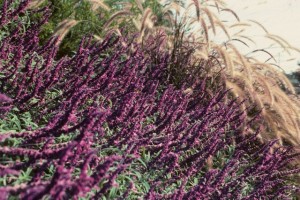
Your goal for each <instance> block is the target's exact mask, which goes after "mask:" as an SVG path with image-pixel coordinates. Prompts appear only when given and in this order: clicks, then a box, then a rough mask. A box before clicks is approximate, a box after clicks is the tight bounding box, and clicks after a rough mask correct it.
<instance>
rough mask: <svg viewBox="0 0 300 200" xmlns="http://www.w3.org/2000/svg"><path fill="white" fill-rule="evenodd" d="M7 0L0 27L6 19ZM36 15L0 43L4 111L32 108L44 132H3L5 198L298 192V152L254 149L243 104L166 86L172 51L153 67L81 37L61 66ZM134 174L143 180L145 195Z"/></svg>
mask: <svg viewBox="0 0 300 200" xmlns="http://www.w3.org/2000/svg"><path fill="white" fill-rule="evenodd" d="M8 2H9V1H7V0H4V3H3V8H2V9H3V10H4V11H3V12H2V13H1V14H0V16H1V18H0V19H1V24H0V29H1V26H3V25H4V24H5V23H7V20H8V19H10V18H11V17H9V18H8V17H7V16H8V14H7V13H8V12H7V11H5V9H7V8H6V7H5V6H6V5H7V4H8ZM24 2H25V1H24ZM22 6H24V5H23V3H21V4H20V8H17V9H16V10H15V11H14V12H18V13H20V12H22V11H23V8H22ZM40 12H45V14H46V17H45V20H44V21H41V22H40V23H37V24H35V25H33V26H31V27H30V28H29V29H28V30H27V31H26V32H25V33H22V32H21V30H20V28H18V27H17V28H16V29H14V30H12V33H11V34H10V35H9V36H7V37H5V38H4V39H2V40H1V41H0V60H1V61H3V62H2V63H3V64H1V65H0V71H1V73H2V74H4V78H0V81H1V82H0V84H1V85H0V106H2V103H3V104H5V105H4V106H14V107H17V108H18V113H23V112H30V113H31V114H32V116H33V118H34V121H35V122H36V123H37V124H38V125H39V127H40V128H38V129H36V130H33V131H24V132H19V133H3V134H1V135H0V136H1V137H0V156H1V158H3V159H4V161H5V159H7V160H9V161H11V160H13V162H3V163H4V164H2V163H0V171H1V172H0V177H2V178H3V177H10V179H9V178H8V182H7V185H4V186H2V187H0V198H2V199H6V198H8V197H9V196H18V197H19V198H21V199H42V198H44V197H50V199H78V198H79V197H88V198H90V199H100V198H101V197H102V196H107V195H109V193H110V191H111V190H112V189H113V188H119V193H118V197H119V198H120V199H123V198H126V197H128V198H129V197H130V196H132V197H141V198H144V199H259V198H260V197H264V198H266V199H267V198H269V199H275V197H276V198H282V199H284V198H288V197H289V196H288V195H290V193H291V192H293V191H297V188H296V187H293V186H292V185H290V184H287V182H286V180H285V177H286V176H287V175H292V174H295V173H298V171H299V170H298V169H296V168H293V169H288V168H287V167H286V166H287V164H288V163H290V162H291V161H292V160H293V158H294V157H295V156H296V155H297V154H294V153H293V152H292V151H291V150H288V149H285V148H282V147H276V145H275V144H276V141H274V142H271V143H268V144H265V145H262V144H260V143H259V142H258V141H257V139H256V135H255V134H250V133H249V132H250V128H249V127H250V125H249V124H247V123H246V122H245V116H244V112H241V111H240V109H239V108H240V106H239V105H238V103H237V102H236V101H235V100H231V101H229V102H227V101H224V99H225V95H226V94H227V91H225V90H220V91H218V92H217V93H216V94H214V95H213V96H211V95H210V93H209V92H208V91H207V89H206V87H205V81H201V80H198V81H195V82H194V83H193V84H192V85H183V86H182V87H181V88H179V89H177V88H175V87H174V86H172V85H168V84H167V83H166V81H165V77H166V73H167V67H168V66H169V65H170V63H168V62H169V60H170V55H169V54H168V53H164V52H163V51H162V50H160V51H159V52H158V53H159V54H160V56H159V57H156V58H155V59H156V60H155V64H154V62H152V60H151V57H147V55H145V54H144V53H143V51H142V49H141V47H140V46H139V45H138V44H135V43H134V42H132V41H131V40H128V39H125V38H120V37H114V36H107V38H106V39H105V40H104V41H103V42H102V43H93V42H92V41H91V38H89V37H87V38H84V39H83V40H82V43H81V45H80V47H79V49H78V51H77V53H76V55H75V56H73V57H71V58H70V57H65V58H62V59H60V60H58V61H56V60H55V59H54V58H55V55H56V51H57V47H56V46H55V44H56V41H55V40H56V39H55V38H54V39H52V40H51V41H49V42H48V43H47V44H46V45H44V46H41V47H40V46H39V45H38V37H37V35H38V32H39V29H38V28H39V26H40V24H42V23H45V21H46V18H47V15H48V13H47V10H46V9H45V10H41V11H40ZM9 16H10V15H9ZM29 38H33V39H29ZM128 38H130V37H128ZM149 42H151V41H149ZM124 44H126V45H124ZM144 46H147V45H144ZM149 46H151V45H150V44H149ZM157 49H162V48H159V47H157V48H156V49H155V50H157ZM155 50H154V51H155ZM190 90H191V91H192V92H186V91H190ZM8 96H9V97H8ZM1 108H2V107H0V109H1ZM253 121H255V120H253ZM253 121H252V122H249V123H253ZM62 138H67V139H65V140H63V139H62ZM7 139H22V142H21V143H20V144H19V145H18V146H14V147H13V146H11V145H9V143H7V142H6V140H7ZM62 140H63V141H62ZM147 155H150V156H149V157H148V159H146V157H147ZM0 162H1V161H0ZM29 168H30V169H32V171H31V173H30V176H29V177H30V178H29V179H28V180H25V181H24V182H23V183H19V184H15V182H14V181H13V180H14V179H13V178H12V177H15V176H18V175H19V174H21V173H22V172H24V171H26V170H27V169H29ZM50 169H52V171H51V170H50ZM50 171H51V173H50ZM134 171H135V172H139V173H140V174H142V176H143V179H145V180H144V181H146V182H147V184H148V185H149V187H148V188H146V189H145V191H144V193H137V189H136V188H137V187H138V186H139V184H140V179H142V178H140V179H138V178H136V176H135V175H133V172H134ZM121 177H128V179H126V180H125V184H123V185H122V187H121V186H120V184H121V182H120V181H119V180H120V178H121Z"/></svg>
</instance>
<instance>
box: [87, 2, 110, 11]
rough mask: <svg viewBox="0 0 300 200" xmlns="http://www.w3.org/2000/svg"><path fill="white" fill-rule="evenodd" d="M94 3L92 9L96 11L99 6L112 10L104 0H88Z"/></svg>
mask: <svg viewBox="0 0 300 200" xmlns="http://www.w3.org/2000/svg"><path fill="white" fill-rule="evenodd" d="M88 1H89V2H90V3H91V4H92V10H93V11H96V10H97V9H98V8H102V9H104V10H106V11H110V10H111V9H110V7H109V6H108V5H106V4H105V3H104V1H103V0H88Z"/></svg>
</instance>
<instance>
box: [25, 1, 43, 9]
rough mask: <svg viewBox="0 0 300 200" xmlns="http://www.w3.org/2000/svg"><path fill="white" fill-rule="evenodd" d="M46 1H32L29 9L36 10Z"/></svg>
mask: <svg viewBox="0 0 300 200" xmlns="http://www.w3.org/2000/svg"><path fill="white" fill-rule="evenodd" d="M44 2H45V0H31V1H30V3H29V4H28V6H27V8H28V9H36V8H38V7H39V6H41V5H42V4H43V3H44Z"/></svg>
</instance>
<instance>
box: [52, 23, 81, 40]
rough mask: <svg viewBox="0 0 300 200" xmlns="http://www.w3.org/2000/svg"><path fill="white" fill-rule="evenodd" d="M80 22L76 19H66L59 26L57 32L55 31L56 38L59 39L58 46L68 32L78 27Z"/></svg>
mask: <svg viewBox="0 0 300 200" xmlns="http://www.w3.org/2000/svg"><path fill="white" fill-rule="evenodd" d="M78 23H79V21H77V20H75V19H65V20H64V21H62V22H61V23H59V24H58V26H57V28H56V30H55V31H54V36H57V37H58V38H59V39H58V40H57V45H59V44H60V43H61V42H62V40H63V39H64V37H65V36H66V35H67V34H68V32H69V31H70V30H71V28H73V27H74V26H76V25H77V24H78Z"/></svg>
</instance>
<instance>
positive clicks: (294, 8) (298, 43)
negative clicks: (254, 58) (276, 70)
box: [225, 0, 300, 72]
mask: <svg viewBox="0 0 300 200" xmlns="http://www.w3.org/2000/svg"><path fill="white" fill-rule="evenodd" d="M225 2H226V3H227V4H228V7H229V8H231V9H232V10H234V11H235V12H236V13H237V14H238V16H239V17H240V18H241V20H242V21H244V20H247V19H253V20H256V21H258V22H260V23H261V24H263V25H264V27H265V28H266V29H267V30H268V31H269V32H270V33H272V34H276V35H278V36H281V37H283V38H284V39H285V40H286V41H288V42H289V43H290V44H291V45H293V46H295V47H296V48H299V49H300V0H225ZM247 35H248V36H251V37H253V39H255V41H259V44H258V46H257V47H258V48H259V47H264V48H266V47H268V45H269V44H270V43H268V42H270V41H268V39H267V40H266V39H263V35H264V32H263V31H259V30H258V29H256V30H253V31H252V32H249V31H248V32H247ZM269 50H270V51H271V52H272V54H273V55H274V56H275V57H276V59H277V62H278V64H279V65H280V66H281V67H282V68H283V69H284V70H285V71H286V72H291V71H294V70H295V69H297V68H299V66H298V65H297V63H298V61H300V53H296V52H293V53H292V55H288V54H287V53H283V52H282V51H279V50H278V48H277V50H276V47H275V48H274V47H272V48H269ZM291 58H295V60H292V61H286V60H289V59H291Z"/></svg>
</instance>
